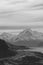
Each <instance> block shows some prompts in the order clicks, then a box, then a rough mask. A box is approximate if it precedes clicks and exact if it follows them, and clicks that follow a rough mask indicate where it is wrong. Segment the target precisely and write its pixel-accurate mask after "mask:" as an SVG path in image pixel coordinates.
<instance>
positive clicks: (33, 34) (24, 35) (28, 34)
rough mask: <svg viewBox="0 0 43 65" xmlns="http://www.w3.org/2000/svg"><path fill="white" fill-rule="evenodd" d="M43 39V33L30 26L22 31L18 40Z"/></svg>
mask: <svg viewBox="0 0 43 65" xmlns="http://www.w3.org/2000/svg"><path fill="white" fill-rule="evenodd" d="M31 39H32V40H43V33H41V32H37V31H32V30H31V29H30V28H28V29H25V30H24V31H22V32H20V34H19V35H18V36H17V39H16V40H27V41H29V40H31Z"/></svg>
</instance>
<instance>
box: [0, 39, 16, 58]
mask: <svg viewBox="0 0 43 65" xmlns="http://www.w3.org/2000/svg"><path fill="white" fill-rule="evenodd" d="M15 54H16V51H14V52H13V51H11V50H9V46H8V45H7V42H5V41H4V40H2V39H0V58H5V57H10V56H14V55H15Z"/></svg>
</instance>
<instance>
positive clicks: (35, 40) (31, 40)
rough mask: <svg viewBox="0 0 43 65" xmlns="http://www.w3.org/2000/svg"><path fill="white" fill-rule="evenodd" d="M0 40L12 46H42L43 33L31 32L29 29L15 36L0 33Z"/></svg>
mask: <svg viewBox="0 0 43 65" xmlns="http://www.w3.org/2000/svg"><path fill="white" fill-rule="evenodd" d="M0 39H3V40H5V41H7V42H10V43H11V44H13V45H21V46H24V45H25V46H28V47H39V46H43V33H40V32H37V31H32V30H31V29H30V28H27V29H25V30H24V31H22V32H20V33H19V34H18V35H17V36H16V35H13V34H11V33H5V32H4V33H2V34H1V35H0Z"/></svg>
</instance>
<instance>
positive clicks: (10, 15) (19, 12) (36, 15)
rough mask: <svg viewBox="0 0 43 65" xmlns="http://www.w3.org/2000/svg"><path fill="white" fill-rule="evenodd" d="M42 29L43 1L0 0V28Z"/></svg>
mask: <svg viewBox="0 0 43 65" xmlns="http://www.w3.org/2000/svg"><path fill="white" fill-rule="evenodd" d="M16 25H18V26H19V25H29V26H30V25H34V26H36V27H37V26H42V27H43V0H0V26H16Z"/></svg>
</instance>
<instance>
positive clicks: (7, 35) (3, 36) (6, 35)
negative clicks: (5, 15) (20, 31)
mask: <svg viewBox="0 0 43 65" xmlns="http://www.w3.org/2000/svg"><path fill="white" fill-rule="evenodd" d="M15 38H16V35H14V34H12V33H7V32H3V33H2V34H0V39H3V40H5V41H7V42H10V41H11V40H12V41H13V39H15Z"/></svg>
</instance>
